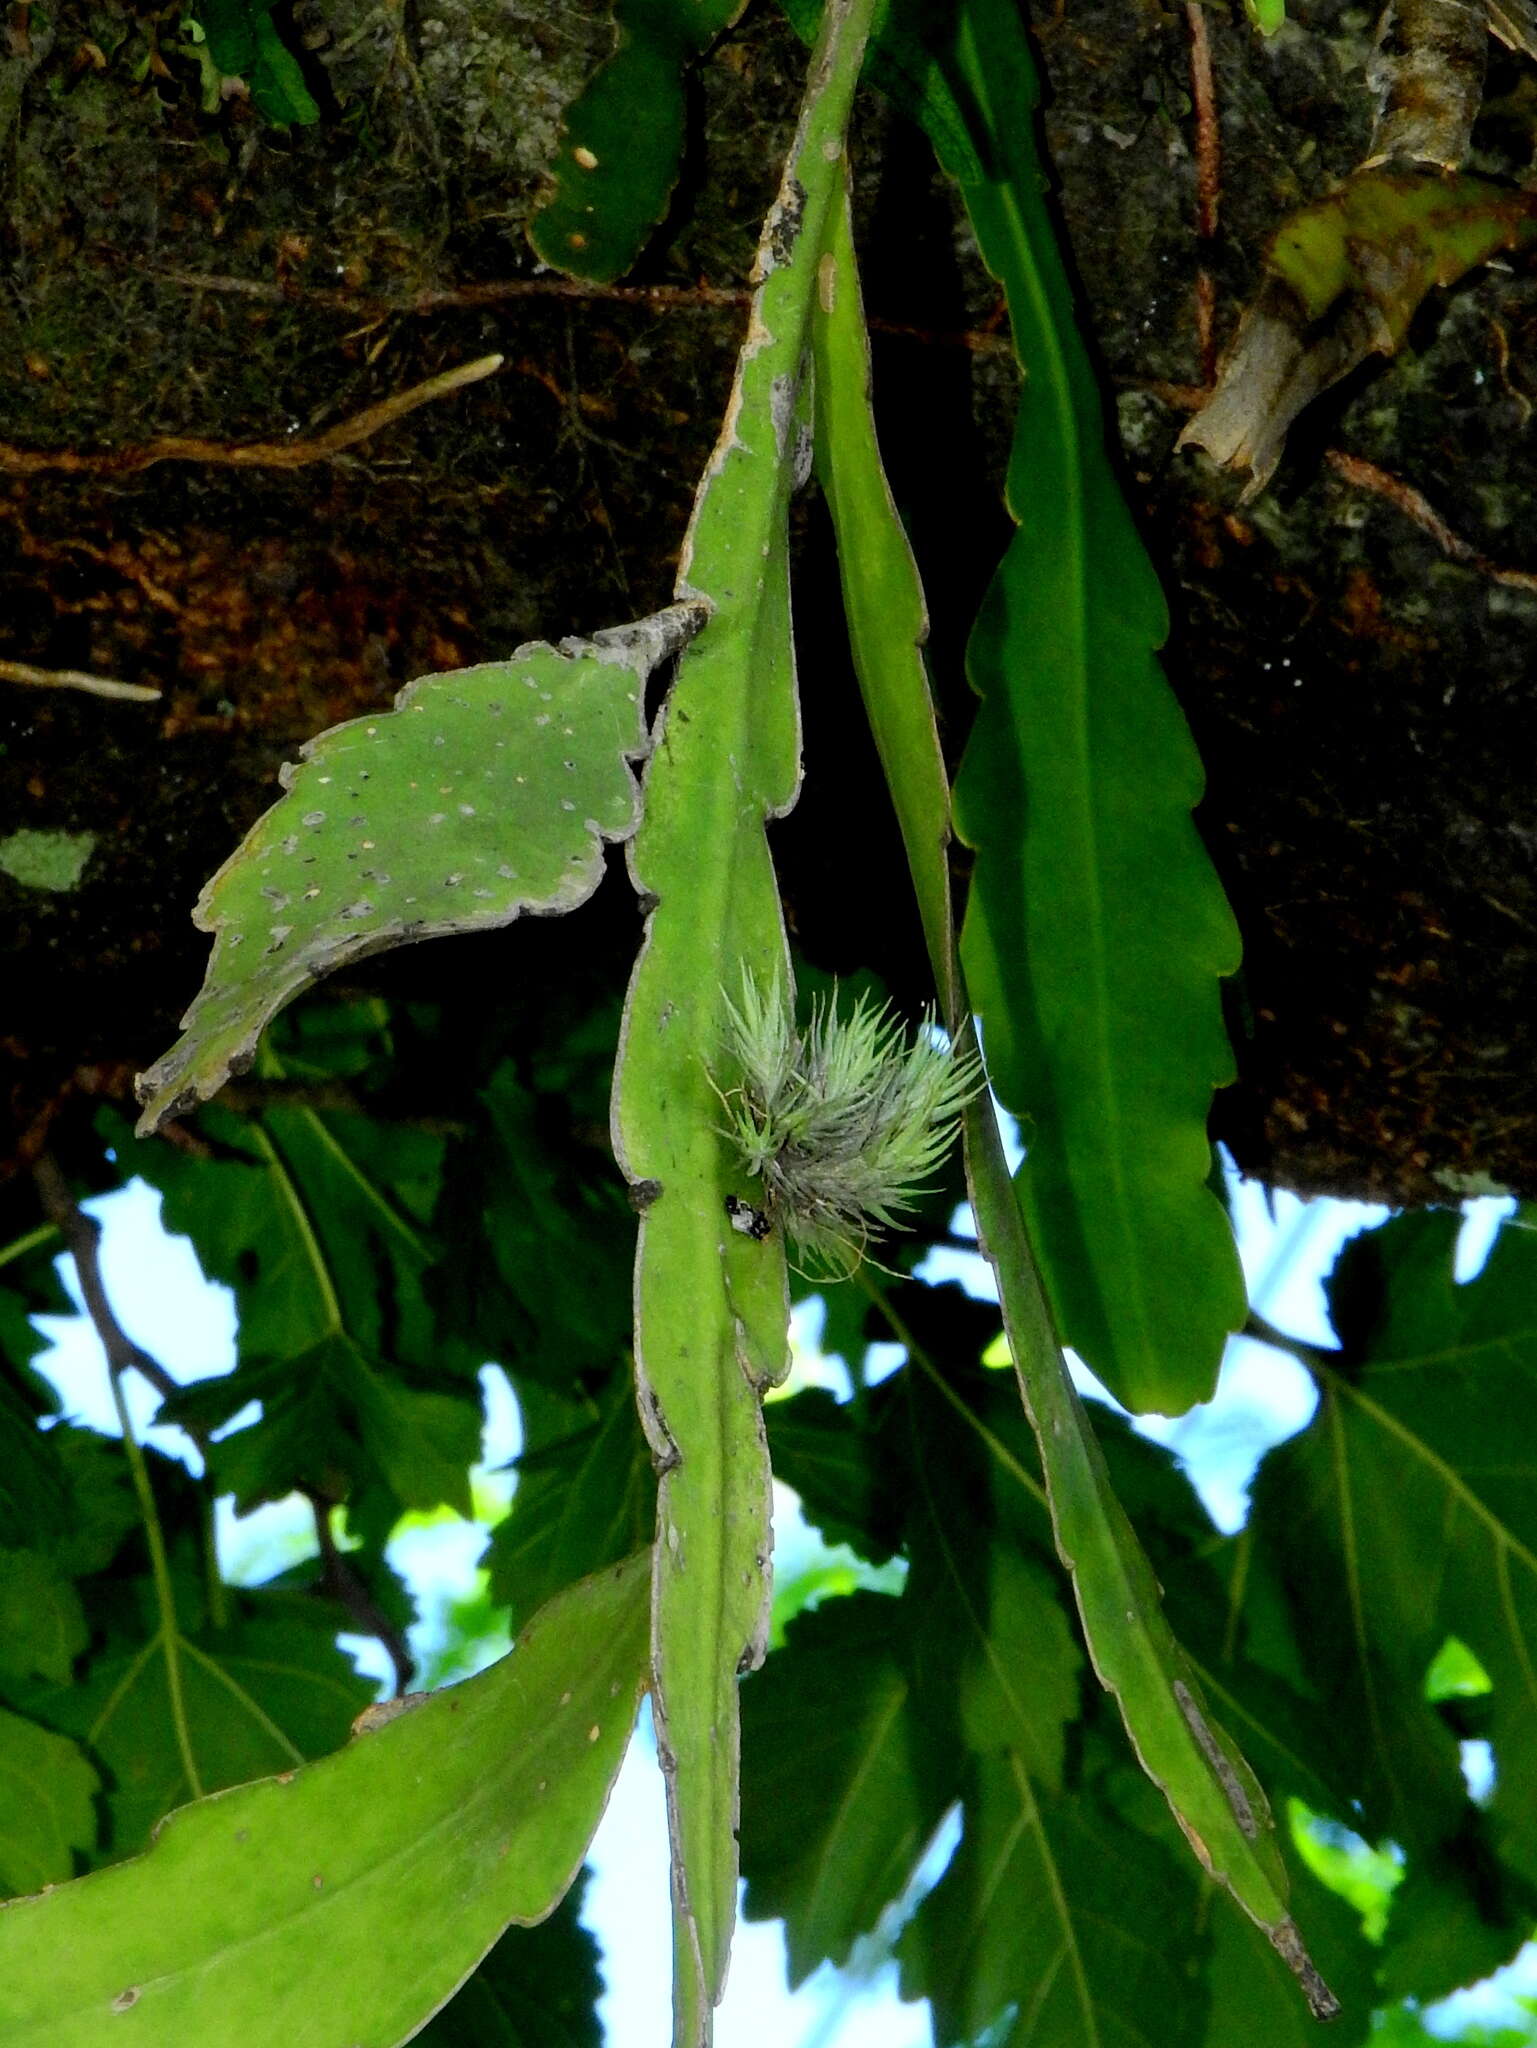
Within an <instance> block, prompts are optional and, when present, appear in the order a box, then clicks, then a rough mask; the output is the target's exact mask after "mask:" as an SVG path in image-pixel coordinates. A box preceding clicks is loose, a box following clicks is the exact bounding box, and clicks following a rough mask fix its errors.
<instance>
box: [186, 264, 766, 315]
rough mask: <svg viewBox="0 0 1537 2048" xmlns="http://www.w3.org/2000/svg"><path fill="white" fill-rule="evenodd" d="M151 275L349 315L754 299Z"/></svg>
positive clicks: (639, 288)
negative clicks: (349, 286) (374, 289)
mask: <svg viewBox="0 0 1537 2048" xmlns="http://www.w3.org/2000/svg"><path fill="white" fill-rule="evenodd" d="M150 276H151V277H152V278H154V279H155V281H156V282H157V283H160V284H174V285H181V286H184V287H185V288H186V289H187V290H188V291H198V292H213V293H216V294H218V295H219V296H221V297H226V298H241V299H260V300H262V301H263V302H264V303H266V304H268V305H295V304H303V305H307V306H322V307H327V306H328V307H330V308H332V309H333V310H334V311H336V312H339V313H347V314H357V313H360V312H372V313H399V314H409V313H439V312H449V311H453V310H454V309H456V308H457V309H459V310H461V311H470V310H473V309H474V308H476V307H480V306H500V305H505V304H506V303H507V302H508V301H509V300H514V299H601V300H604V301H607V302H608V303H610V304H614V305H621V306H623V305H632V306H652V307H655V308H657V309H658V310H660V309H663V308H666V309H668V310H677V311H683V312H687V311H696V312H709V311H715V310H718V309H721V308H726V309H732V308H736V307H746V306H747V305H748V304H749V303H750V302H751V300H752V293H751V291H749V290H748V289H747V288H746V287H745V286H738V285H724V286H723V285H709V284H593V283H592V282H591V281H590V280H588V279H586V278H581V277H509V278H502V279H499V280H494V281H490V282H487V283H484V284H464V285H424V286H423V287H422V289H421V290H420V291H415V292H408V293H405V294H403V295H402V296H400V297H398V298H388V297H379V296H376V295H374V294H372V293H368V292H353V291H346V290H341V289H338V288H337V287H335V286H326V285H300V284H269V283H267V282H265V281H264V280H263V279H261V278H256V277H221V276H216V275H211V274H209V273H207V272H204V271H198V270H154V271H151V272H150Z"/></svg>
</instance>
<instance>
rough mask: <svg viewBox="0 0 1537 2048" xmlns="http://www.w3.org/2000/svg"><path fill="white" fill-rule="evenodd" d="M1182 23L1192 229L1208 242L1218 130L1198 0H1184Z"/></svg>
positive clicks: (1216, 186)
mask: <svg viewBox="0 0 1537 2048" xmlns="http://www.w3.org/2000/svg"><path fill="white" fill-rule="evenodd" d="M1185 23H1186V26H1187V27H1188V28H1189V30H1190V97H1191V99H1192V101H1193V102H1194V105H1195V193H1196V204H1195V231H1196V233H1197V234H1198V235H1199V236H1200V238H1201V240H1202V241H1203V242H1209V241H1210V240H1211V238H1212V236H1213V235H1214V234H1215V233H1216V232H1217V213H1218V210H1219V208H1220V206H1221V203H1222V130H1221V128H1220V126H1219V125H1218V121H1217V93H1216V87H1215V84H1214V82H1213V79H1212V69H1211V41H1210V38H1209V37H1208V36H1207V33H1206V9H1205V8H1204V7H1203V6H1202V5H1201V0H1185Z"/></svg>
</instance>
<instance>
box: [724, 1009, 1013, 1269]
mask: <svg viewBox="0 0 1537 2048" xmlns="http://www.w3.org/2000/svg"><path fill="white" fill-rule="evenodd" d="M726 1014H727V1043H726V1047H725V1060H724V1062H723V1068H724V1071H723V1073H722V1074H721V1075H718V1076H717V1077H716V1080H715V1087H716V1092H717V1093H718V1094H719V1096H720V1098H721V1101H722V1103H723V1104H724V1105H725V1109H726V1118H727V1121H726V1125H725V1135H726V1137H727V1138H728V1139H729V1140H730V1142H731V1144H732V1145H733V1147H734V1148H735V1150H736V1151H737V1153H738V1154H739V1156H740V1158H741V1162H742V1165H743V1167H744V1169H745V1170H746V1172H747V1173H748V1174H750V1175H751V1176H753V1177H754V1178H761V1180H762V1182H763V1188H764V1194H765V1197H766V1201H765V1213H766V1214H767V1215H768V1216H769V1217H770V1218H771V1219H772V1220H773V1221H776V1222H779V1223H781V1224H782V1225H783V1226H784V1230H785V1233H786V1235H787V1236H788V1237H789V1238H790V1239H791V1241H792V1242H793V1243H794V1245H795V1246H796V1248H797V1250H798V1251H800V1252H801V1253H802V1255H803V1256H804V1257H805V1258H806V1259H807V1261H808V1262H809V1263H810V1264H812V1265H813V1266H815V1267H816V1268H818V1269H819V1270H821V1271H822V1272H824V1273H826V1274H828V1275H830V1276H835V1277H842V1278H846V1277H847V1276H848V1275H849V1274H851V1273H853V1272H854V1270H855V1269H856V1268H857V1267H858V1265H859V1264H860V1261H861V1260H862V1259H863V1258H864V1256H865V1253H866V1251H867V1249H868V1247H869V1243H870V1238H871V1234H872V1232H876V1231H881V1230H886V1229H890V1228H891V1227H892V1226H893V1225H895V1224H896V1223H898V1222H899V1221H900V1220H901V1217H902V1215H903V1213H904V1212H905V1211H906V1210H908V1209H910V1208H911V1207H912V1204H913V1202H914V1200H915V1199H916V1198H917V1196H918V1195H919V1194H920V1193H922V1191H923V1184H924V1182H925V1180H926V1178H927V1177H928V1175H929V1174H931V1173H932V1172H933V1171H934V1169H935V1167H937V1166H938V1164H939V1162H940V1161H941V1160H942V1159H943V1158H944V1155H945V1153H946V1152H947V1151H948V1150H949V1147H950V1144H951V1142H952V1140H953V1139H954V1137H955V1130H956V1123H957V1120H958V1118H959V1116H960V1113H961V1110H962V1109H963V1108H964V1107H965V1105H966V1103H967V1102H968V1101H970V1099H971V1097H972V1096H973V1095H974V1094H976V1092H977V1091H978V1089H980V1088H981V1087H982V1086H983V1074H982V1067H981V1062H980V1061H979V1060H978V1058H977V1057H976V1055H975V1054H974V1053H966V1054H961V1055H957V1054H954V1053H952V1052H951V1051H950V1049H949V1048H948V1046H947V1045H946V1044H945V1043H944V1042H943V1040H942V1039H941V1037H940V1035H939V1033H938V1032H937V1031H936V1029H935V1027H934V1020H933V1017H932V1015H926V1016H925V1018H924V1020H923V1022H922V1024H921V1025H920V1027H919V1030H918V1032H917V1034H916V1036H915V1037H913V1038H911V1039H909V1038H908V1036H907V1033H906V1032H905V1031H904V1029H903V1026H902V1024H901V1021H900V1019H899V1018H897V1017H896V1016H895V1015H894V1014H893V1013H892V1011H891V1009H890V1007H889V1006H888V1005H887V1004H884V1003H877V1002H875V1001H873V1000H872V999H871V998H870V997H868V996H861V997H860V999H859V1000H858V1002H856V1003H855V1005H854V1007H853V1009H852V1010H851V1011H850V1012H849V1014H848V1015H847V1016H840V1015H839V1014H838V1012H837V1009H836V1007H835V1001H834V998H833V997H829V998H826V999H824V1000H821V1001H816V1002H813V1004H812V1008H811V1021H810V1023H809V1024H808V1025H807V1027H806V1029H805V1030H804V1031H801V1030H798V1029H797V1027H796V1024H795V1019H794V1016H793V1015H792V1012H791V1008H790V1003H789V1000H788V997H787V996H786V994H785V991H784V990H783V988H782V987H781V985H780V983H779V980H778V978H777V976H776V978H775V979H774V980H773V981H772V982H770V983H769V985H768V987H767V988H766V989H765V988H760V987H759V985H758V982H757V980H756V979H755V978H754V976H753V975H752V974H751V973H750V972H749V973H747V974H745V975H744V976H743V980H742V993H741V999H740V1001H733V1000H732V998H731V997H730V996H729V995H728V996H727V997H726ZM731 1077H735V1078H731ZM726 1078H730V1079H731V1085H729V1086H722V1085H721V1082H722V1080H723V1079H726ZM751 1234H752V1235H755V1236H756V1235H758V1234H759V1233H757V1232H756V1231H755V1232H753V1233H751Z"/></svg>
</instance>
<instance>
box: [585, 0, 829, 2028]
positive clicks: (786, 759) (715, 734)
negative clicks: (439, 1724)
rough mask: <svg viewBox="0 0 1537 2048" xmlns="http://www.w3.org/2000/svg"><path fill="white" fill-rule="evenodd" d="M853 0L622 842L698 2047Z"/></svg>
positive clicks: (805, 138)
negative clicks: (742, 1095)
mask: <svg viewBox="0 0 1537 2048" xmlns="http://www.w3.org/2000/svg"><path fill="white" fill-rule="evenodd" d="M869 12H870V0H840V4H838V5H837V6H834V7H831V8H829V10H828V18H827V23H826V25H825V28H824V33H823V36H822V39H821V41H820V42H819V44H818V47H817V50H816V53H815V55H814V56H813V58H812V62H811V68H810V74H809V77H808V82H807V87H806V97H805V101H804V104H803V107H802V112H801V118H800V123H799V126H798V128H797V131H796V135H795V139H794V142H793V144H792V147H791V151H790V155H789V159H788V162H787V164H786V168H785V174H784V179H783V182H782V184H781V187H780V193H779V197H778V199H777V200H776V202H775V204H774V207H773V208H772V210H771V212H770V214H769V218H768V222H767V224H766V227H765V231H764V237H763V242H762V245H761V247H760V250H759V255H758V265H757V273H758V277H759V280H760V282H759V285H758V290H757V294H756V296H755V299H754V303H753V309H752V312H751V315H750V316H749V325H748V336H747V340H746V343H745V344H744V346H743V349H742V353H741V357H740V359H739V362H738V367H737V376H736V381H735V384H734V386H733V389H732V392H731V396H730V398H729V400H728V402H727V410H726V424H725V427H724V430H723V432H722V435H721V438H720V441H719V442H718V444H717V446H716V449H715V452H714V454H713V456H712V457H711V460H710V463H709V465H708V468H707V470H706V474H705V479H704V482H703V484H702V485H701V487H700V491H699V496H698V499H697V501H696V504H695V508H694V516H693V520H692V523H691V525H690V528H689V533H688V538H687V541H686V543H685V546H684V551H683V561H682V566H681V569H680V573H679V580H678V592H679V595H680V597H682V598H694V599H703V600H704V601H705V602H706V603H707V604H708V605H709V607H710V611H711V616H710V622H709V624H708V625H707V626H706V627H705V629H704V631H703V632H702V633H701V634H700V635H699V637H698V639H697V640H695V641H694V643H693V644H692V646H691V647H690V648H689V650H688V652H687V654H686V655H685V657H684V659H683V661H682V662H681V663H680V666H679V673H678V677H677V680H676V682H675V684H674V686H673V690H672V694H671V696H670V698H669V700H668V703H667V708H666V712H665V715H664V719H663V723H662V727H661V732H660V735H659V738H658V740H657V743H656V746H655V748H654V750H653V752H652V756H651V760H650V762H649V764H648V767H647V771H646V780H645V805H646V815H645V823H644V825H643V826H642V828H641V831H640V833H639V835H638V837H637V838H636V840H635V842H634V845H633V847H632V850H631V856H630V865H631V872H632V874H633V876H634V879H635V883H636V886H637V888H638V889H640V890H641V891H642V892H643V894H644V896H645V897H646V898H647V899H649V900H652V901H654V904H655V908H654V909H653V910H652V913H651V916H650V918H649V921H648V924H647V929H646V937H645V942H644V945H643V948H642V952H641V957H640V960H639V962H638V964H637V967H636V970H635V975H634V978H633V980H632V982H631V986H630V991H629V998H628V1002H627V1005H626V1010H625V1019H624V1028H623V1038H622V1044H621V1051H620V1059H619V1062H618V1066H617V1070H616V1076H615V1106H614V1134H615V1144H616V1150H617V1152H618V1154H619V1157H620V1159H621V1162H622V1164H623V1166H624V1170H625V1172H626V1174H627V1175H628V1177H629V1179H630V1182H631V1185H632V1187H633V1188H634V1189H635V1192H636V1197H637V1200H638V1202H640V1203H641V1204H643V1207H644V1213H643V1216H642V1221H641V1230H640V1243H639V1248H638V1251H637V1264H636V1283H635V1314H636V1322H635V1363H636V1376H637V1381H638V1385H639V1390H640V1405H641V1415H642V1419H643V1421H644V1423H645V1426H646V1431H647V1435H648V1437H649V1438H650V1441H651V1447H652V1452H653V1455H654V1457H655V1459H656V1461H657V1468H658V1472H659V1475H660V1486H659V1490H658V1539H657V1545H656V1560H657V1566H656V1586H655V1595H654V1601H655V1637H654V1655H655V1670H654V1678H653V1702H654V1706H655V1711H656V1717H657V1730H658V1747H659V1751H660V1754H661V1757H662V1762H663V1768H664V1770H665V1772H666V1775H667V1784H668V1807H669V1816H670V1823H671V1829H672V1841H673V1858H674V1864H673V1888H674V1901H675V1908H676V1911H675V1961H674V1997H675V2027H676V2039H677V2040H678V2042H679V2043H680V2048H682V2044H686V2048H696V2044H697V2043H700V2042H703V2041H705V2040H707V2039H708V2038H709V2034H710V2027H711V2018H710V2016H711V2012H712V2009H713V2007H714V2004H715V2002H716V2000H717V1999H718V1997H719V1995H720V1990H721V1986H722V1983H723V1981H724V1977H725V1970H726V1961H727V1956H728V1953H729V1949H730V1942H731V1928H732V1922H733V1919H734V1916H735V1909H736V1869H737V1855H736V1836H735V1829H736V1823H737V1804H738V1787H737V1764H738V1754H739V1732H738V1719H737V1676H738V1673H739V1672H740V1671H742V1670H748V1669H751V1668H752V1667H753V1666H754V1665H755V1664H757V1663H758V1662H759V1661H760V1660H761V1658H762V1655H763V1650H764V1644H765V1641H766V1637H767V1625H768V1605H767V1592H768V1561H769V1548H770V1524H769V1507H770V1490H769V1467H768V1456H767V1449H766V1445H765V1441H764V1434H763V1418H762V1413H761V1406H760V1394H761V1390H762V1388H763V1387H764V1386H765V1385H766V1384H767V1383H769V1382H771V1381H773V1380H774V1379H776V1378H778V1377H779V1376H780V1375H782V1373H783V1372H784V1371H785V1369H786V1367H787V1363H788V1353H787V1342H786V1331H787V1323H788V1300H787V1294H786V1287H785V1268H784V1260H783V1248H782V1246H781V1245H780V1244H779V1243H778V1241H777V1240H776V1241H773V1242H768V1243H758V1242H753V1241H750V1240H748V1239H747V1238H744V1237H742V1236H740V1235H738V1234H737V1233H736V1232H735V1231H733V1230H732V1229H731V1228H730V1227H729V1225H728V1222H727V1217H726V1211H725V1201H726V1198H727V1196H728V1195H731V1194H736V1195H738V1196H742V1197H745V1196H747V1195H748V1194H749V1193H750V1189H749V1188H748V1187H747V1185H746V1184H745V1182H744V1181H743V1178H742V1175H741V1172H740V1169H739V1168H738V1167H736V1166H734V1165H733V1162H732V1159H731V1156H730V1154H729V1152H728V1150H727V1147H726V1145H725V1142H724V1140H723V1138H722V1137H721V1135H720V1133H719V1130H718V1125H719V1124H720V1121H721V1109H720V1103H719V1100H718V1098H717V1096H716V1094H715V1090H714V1086H713V1084H712V1080H711V1074H712V1070H714V1069H715V1068H717V1067H718V1066H719V1065H720V1062H721V1058H722V1053H723V1049H724V1046H725V1044H726V1013H725V1005H726V1003H727V1001H728V999H734V998H735V997H736V996H738V995H739V994H740V992H741V988H742V979H743V974H744V971H747V970H750V971H751V972H752V973H753V974H754V975H755V976H756V978H757V979H758V981H759V983H760V985H761V986H765V987H766V986H768V985H769V984H770V983H771V982H772V981H774V980H775V979H776V978H777V979H778V980H779V981H781V982H783V981H784V980H786V979H787V974H788V962H787V958H786V948H785V938H784V927H783V921H782V916H781V911H780V906H779V896H778V890H777V887H776V885H775V879H774V871H773V865H772V862H771V860H770V857H769V850H768V842H767V839H766V837H765V827H766V826H767V825H768V823H769V822H770V820H772V819H774V818H776V817H780V816H783V814H784V813H785V812H786V811H787V810H788V809H789V808H790V806H791V805H792V804H793V803H794V801H795V796H796V791H797V787H798V784H799V775H800V761H799V752H800V733H799V719H798V711H797V704H796V696H795V680H794V664H793V658H792V654H791V641H790V608H789V565H788V550H787V536H786V508H787V505H788V501H789V496H790V491H791V488H792V484H793V481H794V471H795V462H796V456H797V452H798V444H799V437H800V424H801V419H802V415H803V411H804V404H803V396H802V385H803V372H804V360H805V355H806V351H807V347H808V343H809V325H810V319H811V306H812V303H813V301H814V296H815V291H816V275H817V260H818V256H819V254H820V252H821V248H822V237H823V228H824V223H825V221H826V218H827V211H828V207H829V204H830V203H831V200H832V198H833V195H834V193H835V191H836V190H837V185H838V180H839V179H840V177H841V175H842V152H843V137H844V131H845V128H846V126H847V122H848V113H849V106H850V103H851V100H852V97H853V91H854V84H855V80H856V79H857V76H858V72H859V61H860V54H861V51H862V48H863V43H864V38H865V34H866V31H867V27H868V21H869Z"/></svg>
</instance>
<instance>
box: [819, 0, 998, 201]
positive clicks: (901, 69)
mask: <svg viewBox="0 0 1537 2048" xmlns="http://www.w3.org/2000/svg"><path fill="white" fill-rule="evenodd" d="M780 5H781V7H782V8H783V9H784V13H785V17H786V19H787V20H788V21H789V24H790V26H791V28H793V29H794V31H795V33H796V34H797V35H798V36H799V37H800V39H801V41H802V42H803V43H805V44H806V45H807V46H808V47H809V46H810V44H811V43H812V42H814V41H815V39H816V32H817V27H818V24H819V23H820V22H821V19H822V0H780ZM948 27H949V13H948V9H946V8H945V7H944V6H943V5H942V0H883V4H882V5H880V6H878V7H877V8H876V11H875V19H874V22H873V25H872V27H871V30H870V46H869V48H868V49H867V51H866V52H865V69H864V75H865V79H866V81H867V83H869V84H870V85H873V86H874V87H875V88H876V90H877V91H878V92H882V93H884V94H885V96H886V98H887V99H889V100H890V101H891V103H892V105H893V106H894V107H899V108H900V109H901V111H902V112H903V113H904V114H905V115H906V116H907V117H908V119H909V120H910V121H916V122H917V124H918V126H919V127H920V128H921V129H922V130H923V132H924V133H925V135H927V136H928V138H929V140H930V142H932V143H933V145H934V152H935V154H936V156H938V158H939V160H940V162H941V163H942V164H943V165H944V167H945V169H946V170H947V171H949V173H950V175H951V176H952V177H956V178H961V179H969V178H980V177H981V175H982V166H981V163H980V162H979V161H978V158H977V153H976V150H975V148H974V147H973V145H972V140H971V136H970V134H969V133H968V132H967V126H966V120H965V116H964V115H963V114H962V112H961V110H960V108H959V106H957V104H956V99H955V94H954V93H953V92H952V91H951V89H950V84H949V81H948V79H947V78H946V77H945V75H944V72H943V70H942V69H941V68H940V66H939V65H937V64H936V63H935V61H934V54H933V53H934V49H935V47H936V46H941V47H942V45H943V41H944V36H945V33H946V31H947V30H948Z"/></svg>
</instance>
